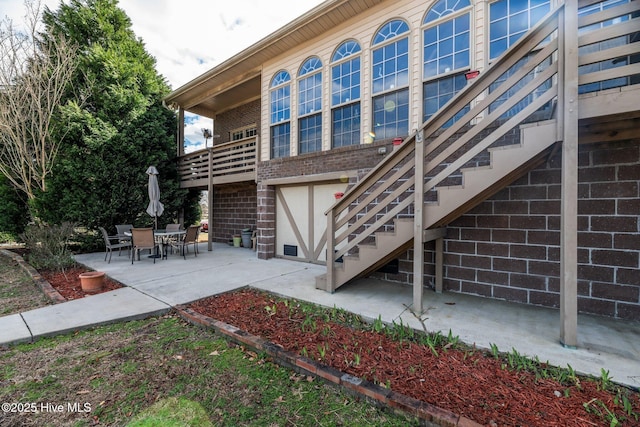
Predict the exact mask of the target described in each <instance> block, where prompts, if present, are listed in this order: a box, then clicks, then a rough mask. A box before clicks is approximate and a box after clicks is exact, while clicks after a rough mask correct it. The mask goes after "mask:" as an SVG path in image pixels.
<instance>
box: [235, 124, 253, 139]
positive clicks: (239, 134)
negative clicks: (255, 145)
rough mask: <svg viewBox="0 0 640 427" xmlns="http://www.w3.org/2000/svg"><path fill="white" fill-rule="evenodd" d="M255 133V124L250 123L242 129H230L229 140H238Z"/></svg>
mask: <svg viewBox="0 0 640 427" xmlns="http://www.w3.org/2000/svg"><path fill="white" fill-rule="evenodd" d="M257 134H258V130H257V128H256V125H251V126H249V127H247V128H244V129H236V130H233V131H231V141H240V140H242V139H245V138H251V137H252V136H256V135H257Z"/></svg>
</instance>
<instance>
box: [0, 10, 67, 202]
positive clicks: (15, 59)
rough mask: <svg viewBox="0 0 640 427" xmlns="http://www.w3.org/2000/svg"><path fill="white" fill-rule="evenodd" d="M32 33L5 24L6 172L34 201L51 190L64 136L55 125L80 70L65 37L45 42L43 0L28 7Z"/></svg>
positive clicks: (0, 146)
mask: <svg viewBox="0 0 640 427" xmlns="http://www.w3.org/2000/svg"><path fill="white" fill-rule="evenodd" d="M25 6H26V9H27V14H26V16H25V24H26V29H25V30H22V29H20V28H17V27H16V26H14V25H13V22H12V21H10V20H9V19H5V20H4V21H2V22H0V173H2V174H3V175H5V176H6V177H7V178H8V179H9V181H10V182H11V183H12V184H13V185H14V186H15V187H16V188H17V189H19V190H20V191H22V192H24V193H25V194H26V195H27V198H28V199H29V200H32V199H34V198H35V195H36V192H37V190H40V191H45V190H46V178H47V175H49V174H50V173H51V170H52V167H53V164H54V160H55V157H56V155H57V153H58V149H59V147H60V143H61V142H62V139H61V137H59V136H58V137H57V138H53V137H52V125H53V124H54V123H53V119H54V117H55V114H56V112H57V111H58V108H59V107H60V103H61V102H62V99H63V97H64V96H65V92H66V90H67V89H68V85H69V83H70V82H71V80H72V79H73V76H74V72H75V70H76V65H77V61H76V58H77V49H76V47H75V46H73V45H72V44H70V43H69V42H67V41H66V40H65V39H64V38H63V37H47V38H42V37H39V33H38V27H39V23H40V20H41V4H40V1H39V0H35V1H34V0H27V1H26V2H25Z"/></svg>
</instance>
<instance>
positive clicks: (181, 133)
mask: <svg viewBox="0 0 640 427" xmlns="http://www.w3.org/2000/svg"><path fill="white" fill-rule="evenodd" d="M177 127H178V129H177V132H176V134H177V136H176V139H177V141H176V142H177V145H178V157H182V156H184V109H183V108H182V107H180V108H178V124H177Z"/></svg>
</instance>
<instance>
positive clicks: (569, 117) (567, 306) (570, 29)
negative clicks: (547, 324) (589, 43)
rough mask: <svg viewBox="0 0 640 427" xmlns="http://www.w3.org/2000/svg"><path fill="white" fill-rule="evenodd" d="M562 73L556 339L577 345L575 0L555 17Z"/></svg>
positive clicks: (576, 44)
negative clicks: (557, 19) (558, 330)
mask: <svg viewBox="0 0 640 427" xmlns="http://www.w3.org/2000/svg"><path fill="white" fill-rule="evenodd" d="M559 33H560V37H563V38H564V43H562V38H561V39H560V42H561V43H562V45H563V46H564V49H563V53H562V55H560V58H559V59H560V61H563V63H562V65H563V66H562V70H563V75H560V76H559V78H560V79H561V80H562V81H563V86H562V87H561V89H562V91H563V92H562V95H561V96H562V99H563V105H561V106H560V110H559V112H560V113H561V114H562V115H563V117H562V119H561V120H562V121H563V125H562V141H563V142H562V196H561V197H562V200H561V226H560V230H561V231H560V233H561V237H560V342H561V343H562V344H563V345H564V346H566V347H576V346H577V345H578V333H577V326H578V285H577V282H578V2H577V0H566V2H565V8H564V13H563V15H562V16H561V17H560V19H559Z"/></svg>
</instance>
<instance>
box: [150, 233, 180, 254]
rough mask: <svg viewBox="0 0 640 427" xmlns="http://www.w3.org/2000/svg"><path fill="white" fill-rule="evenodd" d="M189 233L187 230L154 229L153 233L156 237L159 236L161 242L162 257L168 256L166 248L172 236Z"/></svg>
mask: <svg viewBox="0 0 640 427" xmlns="http://www.w3.org/2000/svg"><path fill="white" fill-rule="evenodd" d="M186 233H187V230H163V229H160V230H154V231H153V234H154V235H155V236H156V237H159V239H158V242H159V243H160V252H161V253H162V258H167V250H166V248H165V246H166V245H168V242H169V238H171V237H174V236H175V237H178V238H179V237H180V236H184V235H185V234H186Z"/></svg>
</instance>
